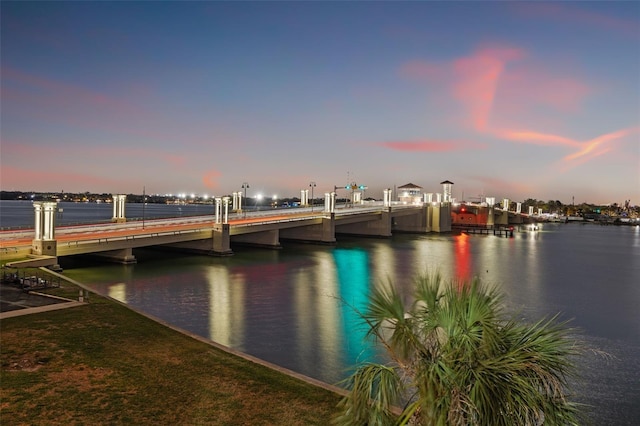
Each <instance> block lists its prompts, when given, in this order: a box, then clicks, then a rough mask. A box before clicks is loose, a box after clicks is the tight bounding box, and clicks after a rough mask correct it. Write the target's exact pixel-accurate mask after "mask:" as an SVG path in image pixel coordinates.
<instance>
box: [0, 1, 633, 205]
mask: <svg viewBox="0 0 640 426" xmlns="http://www.w3.org/2000/svg"><path fill="white" fill-rule="evenodd" d="M0 12H1V28H0V30H1V34H0V35H1V40H0V43H1V45H0V47H1V50H0V54H1V58H0V59H1V62H0V72H1V83H2V87H1V89H2V91H1V127H0V136H1V140H0V144H1V145H0V165H1V168H2V170H1V175H0V178H1V180H0V188H1V189H2V190H23V191H65V192H85V191H89V192H107V193H124V194H126V193H135V194H141V193H142V191H143V187H144V188H145V190H146V192H147V193H148V194H149V193H159V194H166V193H173V194H175V193H188V194H190V193H195V194H208V195H227V194H231V193H232V192H235V191H240V190H241V186H242V184H243V182H247V183H249V189H248V191H247V195H248V196H253V195H256V194H259V193H260V194H263V195H265V196H267V197H271V196H272V195H278V196H279V197H293V196H299V195H300V189H308V188H309V183H310V182H312V181H313V182H315V183H316V187H315V195H316V196H318V195H320V194H324V193H325V192H329V191H332V190H333V188H334V186H339V187H343V186H344V185H345V184H346V183H348V182H350V181H354V182H356V183H358V184H362V185H366V186H367V187H368V189H367V192H366V196H371V197H374V198H378V199H381V198H382V191H383V189H384V188H393V187H394V186H401V185H404V184H406V183H409V182H411V183H414V184H417V185H420V186H422V187H423V188H424V191H425V192H439V191H441V187H440V185H439V183H440V182H441V181H443V180H450V181H452V182H454V187H453V196H454V197H456V198H457V199H462V197H463V196H464V198H465V199H467V200H474V199H476V197H478V196H480V195H484V196H491V197H495V198H496V199H497V200H501V199H502V198H509V199H512V200H515V201H523V200H525V199H527V198H536V199H540V200H545V201H546V200H560V201H561V202H563V203H565V204H569V203H571V202H572V197H575V202H576V203H579V202H590V203H599V204H606V203H614V202H616V203H619V204H621V203H623V202H624V200H628V199H630V200H631V204H632V205H639V204H640V2H637V1H630V2H535V3H534V2H532V3H529V2H430V1H425V2H256V3H254V2H12V1H2V3H1V5H0ZM344 192H345V191H344V190H342V191H340V190H339V191H338V195H339V196H340V195H343V194H342V193H344Z"/></svg>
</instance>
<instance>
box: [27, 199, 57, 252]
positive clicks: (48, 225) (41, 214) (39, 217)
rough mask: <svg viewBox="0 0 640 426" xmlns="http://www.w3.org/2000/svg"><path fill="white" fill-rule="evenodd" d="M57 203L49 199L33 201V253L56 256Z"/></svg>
mask: <svg viewBox="0 0 640 426" xmlns="http://www.w3.org/2000/svg"><path fill="white" fill-rule="evenodd" d="M57 205H58V203H55V202H51V201H36V202H34V203H33V209H34V213H35V217H34V219H35V220H34V228H35V229H34V230H35V235H34V239H33V242H32V252H33V254H40V255H47V256H56V253H57V245H56V244H57V243H56V237H55V217H56V207H57Z"/></svg>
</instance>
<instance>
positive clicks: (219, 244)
mask: <svg viewBox="0 0 640 426" xmlns="http://www.w3.org/2000/svg"><path fill="white" fill-rule="evenodd" d="M212 254H214V255H217V256H229V255H231V254H233V252H232V251H231V237H230V233H229V224H228V223H216V224H215V225H213V251H212Z"/></svg>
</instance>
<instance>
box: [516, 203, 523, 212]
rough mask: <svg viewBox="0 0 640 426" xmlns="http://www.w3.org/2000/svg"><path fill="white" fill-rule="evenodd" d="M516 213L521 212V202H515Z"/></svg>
mask: <svg viewBox="0 0 640 426" xmlns="http://www.w3.org/2000/svg"><path fill="white" fill-rule="evenodd" d="M516 213H518V214H520V213H522V203H516Z"/></svg>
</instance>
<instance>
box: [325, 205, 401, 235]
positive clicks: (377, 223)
mask: <svg viewBox="0 0 640 426" xmlns="http://www.w3.org/2000/svg"><path fill="white" fill-rule="evenodd" d="M376 216H377V217H376ZM370 217H372V219H373V220H367V221H360V220H355V221H348V220H344V221H342V222H343V223H339V224H337V225H336V233H337V234H346V235H359V236H367V237H384V238H386V237H391V211H390V209H389V208H387V209H386V210H382V211H381V212H380V213H375V214H372V215H371V216H370Z"/></svg>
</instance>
